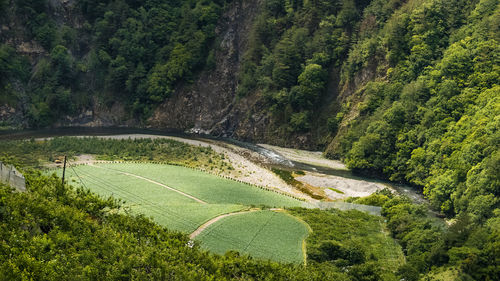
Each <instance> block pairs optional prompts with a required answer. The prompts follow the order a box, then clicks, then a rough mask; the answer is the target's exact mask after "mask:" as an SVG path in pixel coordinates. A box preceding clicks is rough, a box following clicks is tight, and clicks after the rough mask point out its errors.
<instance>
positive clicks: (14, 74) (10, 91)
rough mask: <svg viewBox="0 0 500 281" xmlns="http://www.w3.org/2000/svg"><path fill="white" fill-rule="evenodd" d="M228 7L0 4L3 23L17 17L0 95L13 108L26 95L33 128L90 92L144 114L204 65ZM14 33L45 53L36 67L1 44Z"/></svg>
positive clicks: (4, 51)
mask: <svg viewBox="0 0 500 281" xmlns="http://www.w3.org/2000/svg"><path fill="white" fill-rule="evenodd" d="M2 3H3V1H2ZM63 5H64V7H63ZM225 5H226V1H224V0H222V1H219V0H214V1H205V0H189V1H156V0H148V1H130V0H118V1H108V0H78V1H74V2H71V3H64V4H62V3H52V2H50V1H47V0H40V1H24V0H22V1H21V0H19V1H13V2H12V4H11V5H6V6H3V4H1V3H0V24H1V25H5V26H11V27H12V25H11V23H14V22H15V23H16V28H15V29H13V30H8V31H6V32H5V36H7V37H3V36H2V41H1V42H0V58H1V59H0V74H1V75H0V93H1V94H2V95H0V96H2V99H3V98H4V97H6V98H7V99H8V101H9V103H10V104H11V105H13V106H15V105H16V102H19V101H20V100H21V99H22V100H23V101H25V102H26V103H27V105H28V106H27V108H26V109H25V110H24V111H25V112H24V114H25V116H26V117H27V119H28V122H29V125H30V126H31V127H45V126H48V125H51V124H53V123H54V122H55V121H57V120H58V119H59V118H61V117H62V116H63V115H66V114H74V113H77V112H79V110H80V109H82V108H85V107H88V106H89V105H90V104H91V103H92V102H93V101H92V97H96V98H97V99H98V100H99V102H100V103H102V104H104V105H106V106H111V105H112V104H113V103H114V102H115V101H119V103H122V104H124V105H126V108H127V109H128V112H130V116H129V117H138V118H145V117H148V116H149V115H150V113H151V109H152V108H153V106H154V105H155V104H157V103H158V102H160V101H162V100H164V99H165V98H166V97H168V96H169V95H170V94H171V93H172V91H173V90H174V88H175V87H176V85H177V84H178V83H180V82H189V81H190V80H192V79H193V76H194V74H195V73H196V72H199V71H200V70H201V69H203V68H204V67H205V64H206V61H207V56H208V54H209V53H210V48H211V45H212V43H213V41H214V37H215V24H216V23H217V20H218V18H219V15H220V14H221V12H222V10H223V9H224V7H225ZM58 12H60V13H65V14H66V13H70V14H69V15H68V16H69V17H71V18H78V24H75V23H73V22H72V21H68V20H65V21H62V19H61V18H59V17H60V16H59V15H58ZM15 32H18V33H20V34H16V33H15ZM19 36H21V38H23V39H24V40H26V41H28V42H30V41H31V40H33V44H35V47H38V46H39V48H41V52H44V53H46V55H44V56H43V58H41V59H37V61H36V66H35V67H32V66H31V65H30V63H27V61H28V58H27V56H23V55H21V52H16V51H15V50H14V49H13V47H16V46H9V44H8V43H6V41H7V40H6V39H7V38H12V37H15V38H19ZM4 58H6V59H4ZM23 92H28V93H29V94H28V95H23ZM4 94H5V95H4ZM25 98H26V99H27V100H24V99H25ZM0 102H3V100H0Z"/></svg>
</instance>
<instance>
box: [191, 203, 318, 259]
mask: <svg viewBox="0 0 500 281" xmlns="http://www.w3.org/2000/svg"><path fill="white" fill-rule="evenodd" d="M307 235H308V228H307V226H306V225H305V224H304V223H302V222H300V221H298V220H297V219H296V218H294V217H292V216H290V215H287V214H285V213H282V212H274V211H256V212H250V213H243V214H238V215H233V216H229V217H226V218H222V219H221V220H219V221H217V222H215V223H214V224H212V225H211V226H209V227H208V228H207V229H206V230H204V231H203V232H201V233H200V235H199V236H197V237H196V240H199V241H200V242H201V247H202V248H206V249H210V250H211V251H213V252H215V253H219V254H224V253H226V252H227V251H228V250H236V251H239V252H240V253H243V254H250V255H251V256H252V257H256V258H266V259H267V258H271V259H272V260H276V261H280V262H285V263H303V262H304V254H305V253H303V252H302V241H303V240H304V239H305V238H306V236H307Z"/></svg>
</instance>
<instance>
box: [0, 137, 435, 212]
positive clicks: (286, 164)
mask: <svg viewBox="0 0 500 281" xmlns="http://www.w3.org/2000/svg"><path fill="white" fill-rule="evenodd" d="M132 134H141V135H146V136H147V135H149V136H168V137H176V138H180V139H188V140H194V141H202V142H203V141H207V142H209V143H214V144H219V145H233V146H236V147H239V148H242V149H246V150H249V151H252V152H254V153H257V154H259V155H260V156H261V157H262V158H264V159H265V161H260V162H261V163H258V164H263V165H265V166H267V168H271V167H276V168H279V169H285V170H301V171H308V172H311V173H314V174H316V175H324V176H333V177H335V178H336V179H345V180H346V181H347V180H355V181H363V182H367V183H373V184H383V185H385V186H387V187H389V188H391V189H393V190H395V191H397V192H398V193H399V194H403V195H406V196H408V197H409V198H410V199H411V200H412V201H413V202H415V203H424V202H426V200H425V199H424V197H423V196H422V194H421V193H420V191H418V190H417V189H415V188H413V187H410V186H407V185H404V184H398V183H393V182H389V181H384V180H380V179H375V178H370V177H366V176H360V175H356V174H353V173H352V172H351V171H350V170H348V169H346V168H344V167H342V165H338V164H337V165H335V164H334V165H317V164H314V163H310V161H306V160H307V159H303V158H301V159H299V160H297V159H290V158H289V157H286V156H284V155H283V153H280V152H279V151H278V150H281V149H280V148H278V147H272V146H267V145H259V144H254V143H249V142H243V141H239V140H234V139H229V138H218V137H213V136H207V135H193V134H186V133H183V132H180V131H159V130H151V129H139V128H121V127H106V128H87V127H71V128H57V129H44V130H23V131H0V140H13V139H28V138H48V137H56V136H110V135H132ZM297 151H300V150H297ZM303 152H305V151H303ZM310 153H316V154H318V153H319V152H310ZM325 160H326V159H325ZM327 161H328V160H327ZM332 163H333V162H332ZM338 163H340V162H338Z"/></svg>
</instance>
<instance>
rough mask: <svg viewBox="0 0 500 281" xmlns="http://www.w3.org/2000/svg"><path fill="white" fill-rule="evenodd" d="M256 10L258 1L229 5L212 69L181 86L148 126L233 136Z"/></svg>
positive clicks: (220, 25) (150, 120)
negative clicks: (238, 91)
mask: <svg viewBox="0 0 500 281" xmlns="http://www.w3.org/2000/svg"><path fill="white" fill-rule="evenodd" d="M258 9H259V1H251V0H241V1H233V2H232V4H231V6H230V7H229V8H228V10H227V11H226V12H225V13H224V15H223V16H222V18H221V19H220V20H219V25H218V27H217V29H216V36H217V38H219V40H220V43H219V44H218V46H216V48H215V49H216V52H215V61H216V65H215V68H214V69H211V70H205V71H203V72H202V73H200V75H199V77H198V78H197V79H196V81H195V82H194V83H193V84H190V85H181V86H180V87H179V88H178V89H177V90H176V91H175V93H174V94H173V95H172V96H171V97H170V98H168V99H167V100H166V101H165V102H164V103H163V104H162V105H160V106H159V107H158V108H157V110H156V111H155V113H154V114H153V116H152V117H151V118H150V119H149V120H148V126H150V127H155V128H176V129H181V130H190V131H192V132H196V133H210V134H215V135H232V132H233V131H234V129H235V127H236V126H237V125H236V123H235V122H234V121H235V120H234V118H233V116H234V113H233V112H232V111H233V106H234V104H235V103H237V102H236V87H237V77H238V71H239V66H240V63H241V60H242V57H243V54H244V52H245V50H246V45H247V40H248V38H247V36H246V35H247V34H248V33H249V30H250V28H251V25H252V22H253V18H254V16H255V15H256V14H257V11H258Z"/></svg>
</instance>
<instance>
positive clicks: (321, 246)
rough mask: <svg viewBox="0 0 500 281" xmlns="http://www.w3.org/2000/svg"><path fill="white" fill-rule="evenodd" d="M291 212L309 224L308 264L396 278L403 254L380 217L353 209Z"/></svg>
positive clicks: (360, 277) (358, 277) (370, 277)
mask: <svg viewBox="0 0 500 281" xmlns="http://www.w3.org/2000/svg"><path fill="white" fill-rule="evenodd" d="M290 212H291V214H293V215H295V216H297V217H299V218H301V219H303V220H304V221H305V222H306V223H307V224H308V225H309V226H310V227H311V230H312V232H311V233H310V234H309V236H308V237H307V241H306V243H307V259H308V264H309V265H312V266H318V265H321V264H322V265H330V266H338V267H340V268H344V269H347V270H346V271H347V272H348V274H349V275H351V276H352V277H353V278H354V279H355V280H398V279H397V278H396V276H395V272H396V270H397V269H398V267H399V265H401V264H404V256H403V254H402V252H401V247H400V246H399V245H398V244H397V243H395V241H394V240H392V239H391V238H390V237H388V235H387V233H386V231H385V229H384V224H383V222H382V221H383V220H384V219H383V218H382V217H377V216H371V215H368V214H366V213H363V212H360V211H355V210H351V211H347V212H342V211H339V210H336V209H332V210H327V211H321V210H319V209H313V210H307V209H292V210H291V211H290Z"/></svg>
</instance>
